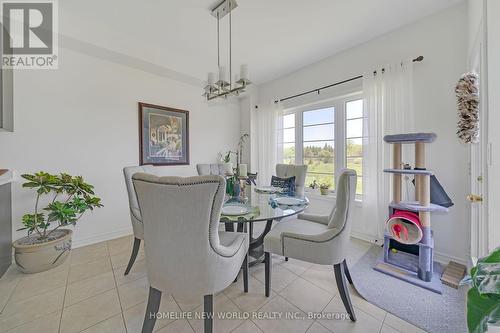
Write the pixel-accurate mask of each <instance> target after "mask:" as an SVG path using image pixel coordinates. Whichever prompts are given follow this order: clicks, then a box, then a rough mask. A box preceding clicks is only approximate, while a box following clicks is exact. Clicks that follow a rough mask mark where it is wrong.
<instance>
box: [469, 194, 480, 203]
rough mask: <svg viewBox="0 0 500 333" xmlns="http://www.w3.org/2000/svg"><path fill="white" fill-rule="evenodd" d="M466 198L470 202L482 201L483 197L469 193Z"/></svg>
mask: <svg viewBox="0 0 500 333" xmlns="http://www.w3.org/2000/svg"><path fill="white" fill-rule="evenodd" d="M467 200H469V201H470V202H483V197H482V196H480V195H477V194H469V195H468V196H467Z"/></svg>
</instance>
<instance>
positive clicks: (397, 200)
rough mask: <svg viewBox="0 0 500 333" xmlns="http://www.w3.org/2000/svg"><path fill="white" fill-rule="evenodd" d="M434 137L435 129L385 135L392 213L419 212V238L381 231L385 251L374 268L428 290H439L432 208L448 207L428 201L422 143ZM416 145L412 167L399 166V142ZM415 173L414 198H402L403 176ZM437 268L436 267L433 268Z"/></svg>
mask: <svg viewBox="0 0 500 333" xmlns="http://www.w3.org/2000/svg"><path fill="white" fill-rule="evenodd" d="M435 139H436V135H435V134H434V133H415V134H397V135H387V136H385V137H384V141H385V142H387V143H389V144H392V145H393V153H392V169H385V170H384V172H387V173H391V174H392V186H393V187H392V195H393V200H392V202H391V203H390V205H389V211H390V214H391V215H392V214H393V213H394V212H395V211H396V210H399V211H410V212H414V213H418V217H419V220H420V225H421V228H422V239H421V240H420V241H419V242H418V243H416V244H402V243H399V242H398V241H397V239H395V238H393V237H392V236H391V235H390V234H389V233H388V232H386V233H385V235H384V255H383V258H382V259H381V260H379V261H378V262H377V264H376V265H375V267H374V269H375V270H377V271H380V272H383V273H385V274H388V275H391V276H394V277H396V278H398V279H401V280H404V281H407V282H410V283H412V284H415V285H418V286H420V287H423V288H426V289H429V290H431V291H434V292H437V293H442V285H441V281H440V279H439V277H440V276H439V275H440V270H439V266H437V265H435V263H434V260H433V259H434V258H433V257H434V256H433V252H434V238H433V235H432V229H431V215H430V214H431V212H447V211H448V209H447V208H445V207H442V206H438V205H435V204H432V203H431V202H430V177H431V175H432V174H433V172H432V171H430V170H427V169H426V165H425V144H426V143H432V142H433V141H434V140H435ZM403 144H414V145H415V169H413V170H411V169H410V170H408V169H403V168H402V145H403ZM405 174H410V175H414V176H415V201H403V200H402V197H401V194H402V176H403V175H405ZM436 267H437V268H438V269H435V268H436Z"/></svg>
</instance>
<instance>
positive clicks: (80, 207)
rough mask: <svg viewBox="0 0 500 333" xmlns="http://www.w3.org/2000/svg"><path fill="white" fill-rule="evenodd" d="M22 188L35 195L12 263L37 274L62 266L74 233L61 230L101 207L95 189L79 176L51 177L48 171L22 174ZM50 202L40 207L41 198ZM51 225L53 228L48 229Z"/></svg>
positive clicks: (27, 271) (64, 174)
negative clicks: (31, 209)
mask: <svg viewBox="0 0 500 333" xmlns="http://www.w3.org/2000/svg"><path fill="white" fill-rule="evenodd" d="M21 177H22V178H24V179H25V180H26V182H25V183H24V184H23V187H25V188H29V189H32V190H34V191H35V192H36V197H35V206H34V210H33V213H28V214H25V215H24V216H23V217H22V223H23V225H24V227H23V228H20V229H18V230H27V231H28V235H27V236H25V237H23V238H20V239H18V240H16V241H15V242H14V243H13V244H12V246H13V247H14V249H15V254H14V256H15V261H16V264H17V267H18V268H19V270H20V271H22V272H24V273H37V272H42V271H46V270H49V269H51V268H54V267H56V266H59V265H60V264H62V263H63V262H64V261H65V260H66V258H67V257H68V255H69V252H70V250H71V236H72V233H73V231H72V230H70V229H64V228H62V227H66V226H69V225H73V226H75V225H76V222H77V221H78V220H79V219H80V218H81V217H82V216H83V215H84V214H85V212H87V211H92V210H94V208H99V207H102V204H101V199H100V198H98V197H96V196H95V195H94V187H93V186H92V185H90V184H88V183H86V182H85V181H84V179H83V178H82V177H81V176H71V175H68V174H66V173H61V174H59V175H52V174H49V173H47V172H38V173H35V174H24V175H22V176H21ZM47 198H49V203H48V204H47V205H46V206H45V207H44V208H41V207H40V205H41V203H42V201H44V199H45V200H46V199H47ZM51 226H55V227H54V228H52V229H49V228H50V227H51Z"/></svg>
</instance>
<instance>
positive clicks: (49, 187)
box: [21, 171, 58, 194]
mask: <svg viewBox="0 0 500 333" xmlns="http://www.w3.org/2000/svg"><path fill="white" fill-rule="evenodd" d="M21 177H22V178H24V179H26V180H27V182H25V183H24V184H23V187H26V188H33V189H36V191H37V193H38V194H47V193H50V192H51V191H53V190H56V189H57V183H58V179H57V176H54V175H51V174H49V173H47V172H43V171H40V172H37V173H35V174H23V175H21Z"/></svg>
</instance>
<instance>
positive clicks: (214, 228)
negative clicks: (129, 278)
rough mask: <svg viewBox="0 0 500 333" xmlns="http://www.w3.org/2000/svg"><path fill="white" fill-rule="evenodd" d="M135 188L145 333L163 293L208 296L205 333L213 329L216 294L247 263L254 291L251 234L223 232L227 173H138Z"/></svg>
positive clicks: (244, 275)
mask: <svg viewBox="0 0 500 333" xmlns="http://www.w3.org/2000/svg"><path fill="white" fill-rule="evenodd" d="M132 178H133V183H134V188H135V191H136V193H137V199H138V203H139V207H140V211H141V213H142V222H143V225H144V248H145V253H146V268H147V276H148V279H149V284H150V289H149V299H148V304H147V309H146V316H145V318H144V323H143V328H142V332H143V333H145V332H152V331H153V328H154V325H155V321H156V319H155V318H156V316H155V315H154V314H156V313H157V312H158V309H159V306H160V299H161V293H162V292H167V293H170V294H172V295H173V296H174V297H176V296H179V297H180V298H192V297H193V296H198V295H200V296H201V295H205V296H204V300H205V302H204V304H205V312H206V313H207V316H206V319H205V332H206V333H209V332H212V330H213V319H212V316H213V295H214V294H216V293H218V292H220V291H222V290H224V289H225V288H226V287H228V286H229V285H230V284H231V282H232V281H234V279H235V277H236V276H237V275H238V272H239V270H240V268H241V267H242V266H243V281H244V291H245V292H247V291H248V254H247V253H248V243H249V240H248V237H247V235H246V234H244V233H237V232H223V231H218V227H219V219H220V212H221V208H222V204H223V201H224V195H225V187H226V181H225V180H224V178H223V177H222V176H196V177H188V178H181V177H158V176H155V175H150V174H145V173H136V174H134V175H133V177H132Z"/></svg>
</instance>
